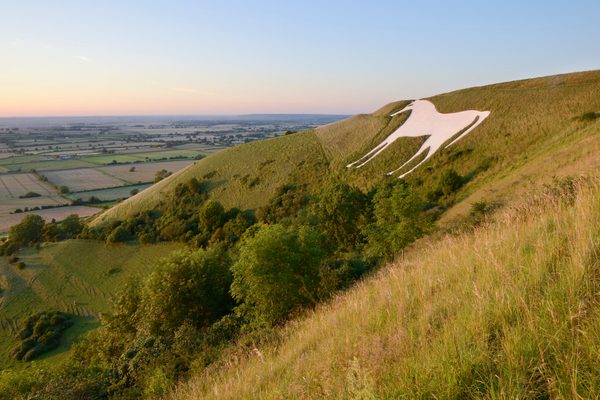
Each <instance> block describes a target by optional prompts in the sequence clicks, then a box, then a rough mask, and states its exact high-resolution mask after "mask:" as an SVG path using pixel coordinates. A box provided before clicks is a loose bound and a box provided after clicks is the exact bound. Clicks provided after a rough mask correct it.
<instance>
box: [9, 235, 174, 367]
mask: <svg viewBox="0 0 600 400" xmlns="http://www.w3.org/2000/svg"><path fill="white" fill-rule="evenodd" d="M180 247H181V245H180V244H175V243H168V244H157V245H136V246H132V245H123V244H121V245H116V244H114V245H107V244H104V243H103V242H97V241H90V240H69V241H65V242H59V243H51V244H47V245H45V246H44V247H43V248H42V249H40V250H35V249H28V250H25V251H24V252H22V253H21V254H20V259H21V260H22V261H24V262H25V263H26V265H27V266H26V267H25V269H22V270H19V269H18V268H16V267H15V266H14V265H7V264H6V261H5V260H4V259H2V260H0V263H1V264H0V274H1V275H2V277H3V278H2V279H3V281H5V282H6V286H5V287H6V289H5V290H4V292H3V293H2V297H0V299H1V300H0V325H1V329H0V360H2V361H3V363H5V362H7V360H9V359H10V358H9V357H8V350H9V348H10V347H11V346H12V345H13V343H14V338H13V337H12V335H13V334H14V333H15V331H16V327H17V326H18V325H19V323H20V321H22V319H23V318H26V317H27V316H28V315H29V314H31V313H34V312H37V311H42V310H48V309H57V310H60V311H64V312H68V313H70V314H73V315H76V316H78V317H80V318H79V319H78V320H77V323H76V324H75V327H74V328H72V330H74V331H77V330H79V329H81V327H82V324H83V325H86V324H88V323H89V321H90V320H96V319H97V317H98V315H99V314H100V313H104V312H109V311H110V301H111V296H112V294H113V293H114V292H115V291H116V290H117V289H118V288H119V287H120V286H121V285H122V284H123V283H124V282H125V281H127V280H128V279H130V278H131V277H134V276H143V275H145V274H146V273H148V272H149V271H150V269H151V267H152V266H154V264H155V263H156V261H157V260H158V259H159V258H161V257H163V256H166V255H167V254H168V253H170V252H171V251H173V250H175V249H178V248H180ZM3 286H4V285H3Z"/></svg>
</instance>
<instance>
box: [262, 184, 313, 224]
mask: <svg viewBox="0 0 600 400" xmlns="http://www.w3.org/2000/svg"><path fill="white" fill-rule="evenodd" d="M309 201H310V196H309V195H308V193H307V191H306V188H305V187H302V186H296V185H284V186H282V187H280V188H279V189H278V190H277V193H276V194H275V196H274V197H273V198H272V199H271V201H269V204H267V205H266V206H264V207H260V208H259V209H258V210H257V211H256V219H257V220H258V221H260V222H263V223H269V224H274V223H277V222H279V221H281V220H282V219H284V218H295V217H297V216H298V213H299V212H300V210H302V209H303V208H305V207H306V206H307V205H308V203H309Z"/></svg>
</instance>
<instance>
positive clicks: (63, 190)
mask: <svg viewBox="0 0 600 400" xmlns="http://www.w3.org/2000/svg"><path fill="white" fill-rule="evenodd" d="M58 191H59V192H60V193H61V194H67V193H70V192H71V191H70V190H69V188H68V187H67V186H64V185H63V186H59V188H58Z"/></svg>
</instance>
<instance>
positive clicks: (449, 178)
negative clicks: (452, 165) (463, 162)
mask: <svg viewBox="0 0 600 400" xmlns="http://www.w3.org/2000/svg"><path fill="white" fill-rule="evenodd" d="M463 184H464V179H463V177H462V176H460V175H459V174H458V173H457V172H456V171H455V170H453V169H448V170H446V171H444V172H443V173H442V175H441V177H440V183H439V190H440V191H441V192H442V193H443V194H444V196H448V195H450V194H452V193H454V192H456V191H457V190H458V189H460V188H461V187H462V185H463Z"/></svg>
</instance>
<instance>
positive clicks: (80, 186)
mask: <svg viewBox="0 0 600 400" xmlns="http://www.w3.org/2000/svg"><path fill="white" fill-rule="evenodd" d="M44 175H45V176H46V178H48V180H49V181H50V182H52V183H53V184H54V185H56V186H66V187H68V188H69V190H70V191H72V192H80V191H83V190H95V189H105V188H110V187H116V186H123V185H126V184H127V182H124V181H123V180H120V179H117V178H115V177H114V176H110V175H108V174H104V173H102V172H101V171H99V168H78V169H67V170H61V171H46V172H44Z"/></svg>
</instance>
